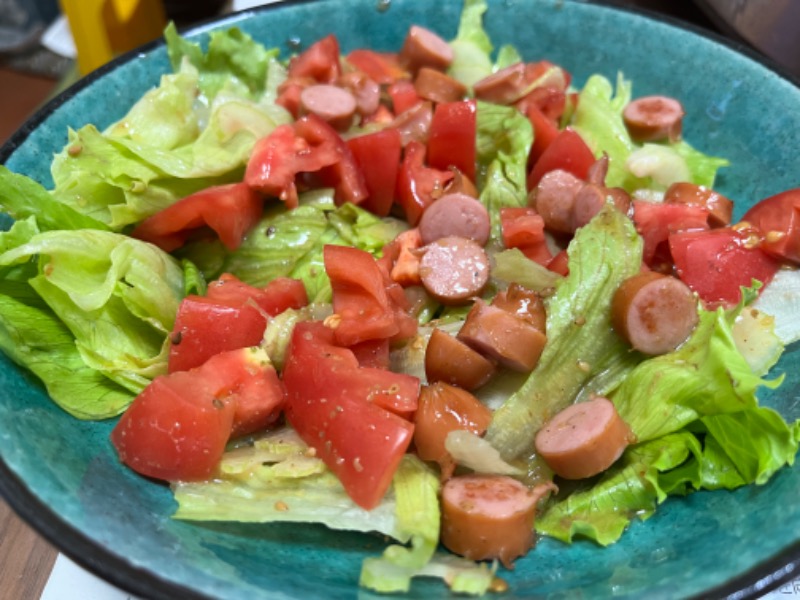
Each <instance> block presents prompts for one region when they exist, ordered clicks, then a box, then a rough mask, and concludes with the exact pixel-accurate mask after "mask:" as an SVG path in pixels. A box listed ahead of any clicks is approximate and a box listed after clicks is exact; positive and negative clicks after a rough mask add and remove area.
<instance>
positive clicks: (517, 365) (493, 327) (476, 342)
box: [457, 298, 547, 373]
mask: <svg viewBox="0 0 800 600" xmlns="http://www.w3.org/2000/svg"><path fill="white" fill-rule="evenodd" d="M457 337H458V339H460V340H461V341H462V342H464V343H465V344H467V345H468V346H470V347H472V348H474V349H475V350H477V351H478V352H480V353H481V354H483V355H484V356H487V357H489V358H491V359H493V360H496V361H497V362H498V363H500V364H501V365H503V366H504V367H506V368H508V369H511V370H513V371H519V372H521V373H527V372H528V371H530V370H532V369H533V368H534V367H535V366H536V364H537V363H538V362H539V357H541V355H542V351H543V350H544V345H545V342H546V341H547V337H546V336H545V335H544V333H542V332H541V331H539V330H538V329H536V327H534V326H533V325H531V324H530V323H529V322H528V321H526V320H525V319H522V318H520V317H518V316H517V315H515V314H512V313H511V312H509V311H507V310H503V309H502V308H498V307H497V306H491V305H489V304H486V302H484V301H483V300H481V299H480V298H478V299H477V300H475V304H474V305H473V307H472V309H471V310H470V311H469V314H467V319H466V320H465V321H464V325H462V326H461V330H460V331H459V332H458V336H457Z"/></svg>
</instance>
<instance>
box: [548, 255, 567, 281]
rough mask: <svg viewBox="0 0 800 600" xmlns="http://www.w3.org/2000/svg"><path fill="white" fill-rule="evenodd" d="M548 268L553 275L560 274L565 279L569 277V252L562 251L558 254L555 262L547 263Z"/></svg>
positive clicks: (554, 258)
mask: <svg viewBox="0 0 800 600" xmlns="http://www.w3.org/2000/svg"><path fill="white" fill-rule="evenodd" d="M547 268H548V269H550V270H551V271H552V272H553V273H558V274H559V275H563V276H564V277H566V276H567V275H569V255H568V254H567V251H566V250H561V251H560V252H559V253H558V254H556V255H555V256H554V257H553V260H551V261H550V262H549V263H547Z"/></svg>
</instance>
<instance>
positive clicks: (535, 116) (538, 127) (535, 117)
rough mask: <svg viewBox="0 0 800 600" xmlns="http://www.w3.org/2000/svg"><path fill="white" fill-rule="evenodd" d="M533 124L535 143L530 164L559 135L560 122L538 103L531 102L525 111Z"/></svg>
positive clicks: (530, 164) (529, 160) (539, 156)
mask: <svg viewBox="0 0 800 600" xmlns="http://www.w3.org/2000/svg"><path fill="white" fill-rule="evenodd" d="M525 114H526V115H527V116H528V120H529V121H530V122H531V125H532V126H533V145H532V146H531V151H530V154H529V155H528V165H529V167H532V166H533V165H534V164H536V161H538V160H539V159H540V158H541V156H542V154H544V151H545V150H546V149H547V147H548V146H549V145H550V144H552V143H553V140H555V139H556V138H557V137H558V133H559V129H558V124H557V123H556V122H555V121H554V120H553V119H551V118H550V117H548V116H547V115H545V114H544V113H543V112H542V111H541V109H540V108H539V107H538V106H536V104H529V105H528V108H527V111H526V113H525Z"/></svg>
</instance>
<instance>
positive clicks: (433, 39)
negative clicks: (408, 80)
mask: <svg viewBox="0 0 800 600" xmlns="http://www.w3.org/2000/svg"><path fill="white" fill-rule="evenodd" d="M398 58H399V60H400V64H401V65H402V66H403V67H405V68H406V69H408V70H409V71H411V72H412V73H416V72H417V71H418V70H419V69H421V68H422V67H431V68H433V69H438V70H440V71H444V70H445V69H447V67H449V66H450V63H451V62H453V49H452V48H451V47H450V44H448V43H447V42H446V41H445V40H444V39H442V38H441V37H440V36H439V35H437V34H436V33H434V32H433V31H431V30H430V29H426V28H425V27H420V26H419V25H412V26H411V28H410V29H409V30H408V34H406V39H405V41H404V42H403V47H402V49H401V50H400V55H399V56H398Z"/></svg>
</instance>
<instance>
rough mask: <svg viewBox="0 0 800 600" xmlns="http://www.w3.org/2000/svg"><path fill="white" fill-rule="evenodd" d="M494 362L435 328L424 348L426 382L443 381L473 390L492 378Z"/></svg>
mask: <svg viewBox="0 0 800 600" xmlns="http://www.w3.org/2000/svg"><path fill="white" fill-rule="evenodd" d="M494 371H495V367H494V364H493V363H492V362H491V361H490V360H489V359H487V358H486V357H485V356H483V355H482V354H480V353H479V352H476V351H475V350H473V349H472V348H470V347H469V346H467V345H466V344H465V343H464V342H462V341H461V340H459V339H457V338H454V337H453V336H452V335H450V334H449V333H446V332H444V331H442V330H441V329H434V330H433V333H431V336H430V338H429V339H428V346H427V347H426V348H425V377H426V378H427V380H428V383H433V382H436V381H444V382H445V383H449V384H451V385H457V386H458V387H460V388H464V389H465V390H470V391H471V390H476V389H478V388H479V387H481V386H482V385H483V384H485V383H486V382H487V381H489V379H491V377H492V375H493V374H494Z"/></svg>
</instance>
